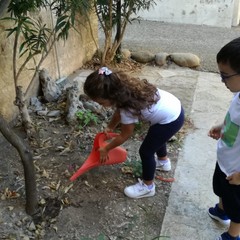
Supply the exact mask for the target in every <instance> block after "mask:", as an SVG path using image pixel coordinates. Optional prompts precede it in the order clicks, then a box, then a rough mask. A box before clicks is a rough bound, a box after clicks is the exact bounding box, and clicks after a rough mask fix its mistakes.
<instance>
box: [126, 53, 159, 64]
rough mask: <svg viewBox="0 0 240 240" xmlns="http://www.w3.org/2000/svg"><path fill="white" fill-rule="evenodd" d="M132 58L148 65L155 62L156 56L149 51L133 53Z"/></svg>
mask: <svg viewBox="0 0 240 240" xmlns="http://www.w3.org/2000/svg"><path fill="white" fill-rule="evenodd" d="M131 58H132V59H133V60H135V61H137V62H140V63H148V62H151V61H153V60H154V58H155V55H154V54H152V53H151V52H149V51H141V52H132V54H131Z"/></svg>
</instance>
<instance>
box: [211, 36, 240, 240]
mask: <svg viewBox="0 0 240 240" xmlns="http://www.w3.org/2000/svg"><path fill="white" fill-rule="evenodd" d="M217 64H218V68H219V71H220V76H221V79H222V82H223V83H224V84H225V86H226V87H227V88H228V89H229V90H230V91H231V92H233V93H234V97H233V99H232V102H231V104H230V107H229V109H228V112H227V114H226V117H225V120H224V123H223V124H222V125H218V126H214V127H212V128H211V129H210V131H209V133H208V135H209V136H210V137H212V138H213V139H217V140H218V143H217V163H216V168H215V172H214V175H213V191H214V193H215V194H216V195H217V196H218V197H219V203H218V204H216V205H215V207H211V208H209V210H208V214H209V216H210V217H211V218H213V219H215V220H217V221H219V222H220V223H222V224H224V225H229V227H228V231H227V232H224V233H223V234H222V235H221V236H219V237H218V238H216V240H231V239H235V240H240V237H239V235H240V131H239V128H240V38H236V39H234V40H232V41H231V42H229V43H228V44H226V45H225V46H224V47H223V48H222V49H221V50H220V51H219V52H218V54H217Z"/></svg>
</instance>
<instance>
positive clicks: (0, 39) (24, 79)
mask: <svg viewBox="0 0 240 240" xmlns="http://www.w3.org/2000/svg"><path fill="white" fill-rule="evenodd" d="M40 15H42V17H43V19H44V21H45V20H46V19H47V20H48V24H49V25H51V24H52V21H54V19H52V17H51V15H50V13H46V12H43V13H40ZM1 17H3V16H1ZM90 18H91V22H90V23H89V22H83V21H80V22H81V24H79V25H78V26H76V28H77V30H78V32H76V31H75V30H72V31H70V34H69V37H68V39H67V41H66V42H63V41H59V42H57V43H56V45H54V47H53V49H52V51H51V52H50V54H49V55H48V57H47V58H46V59H45V60H44V62H43V64H42V67H41V68H46V69H47V70H48V72H49V75H50V76H51V77H52V79H54V80H57V79H59V78H62V77H66V76H68V75H70V74H71V73H73V72H74V71H75V70H77V69H79V68H80V67H82V66H83V64H84V63H85V62H87V61H88V60H90V59H91V58H92V56H93V55H94V53H95V52H96V50H97V48H98V46H97V43H98V23H97V17H96V16H95V15H91V16H90ZM9 26H10V23H9V22H6V21H0V103H1V104H0V114H1V115H2V116H3V117H4V118H5V119H7V120H8V121H11V120H13V119H14V118H15V117H16V115H17V114H18V109H17V107H16V106H15V105H14V104H13V102H14V100H15V87H14V81H13V44H14V38H13V36H10V37H9V38H7V33H6V31H5V29H6V28H8V27H9ZM24 60H25V58H24V57H22V58H20V59H18V62H17V64H18V66H20V65H21V63H22V62H23V61H24ZM36 61H38V58H36ZM34 67H35V64H34V62H33V61H32V62H30V63H29V64H27V66H26V68H25V69H24V71H23V72H22V74H21V75H20V79H19V82H18V85H20V86H22V87H23V91H24V92H26V89H27V88H28V87H29V85H30V86H31V87H30V88H29V91H28V92H27V93H26V96H27V97H30V96H35V95H36V93H37V90H38V87H39V81H38V78H37V77H36V78H35V79H34V81H32V83H31V84H30V82H31V79H32V77H33V73H34V71H33V70H32V69H33V68H34Z"/></svg>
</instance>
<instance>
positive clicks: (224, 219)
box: [208, 204, 230, 225]
mask: <svg viewBox="0 0 240 240" xmlns="http://www.w3.org/2000/svg"><path fill="white" fill-rule="evenodd" d="M208 215H209V216H210V217H211V218H213V219H215V220H217V221H218V222H220V223H221V224H223V225H229V224H230V219H229V218H228V216H227V215H226V213H225V212H224V211H223V210H222V209H220V208H219V207H218V204H216V205H215V207H211V208H209V209H208Z"/></svg>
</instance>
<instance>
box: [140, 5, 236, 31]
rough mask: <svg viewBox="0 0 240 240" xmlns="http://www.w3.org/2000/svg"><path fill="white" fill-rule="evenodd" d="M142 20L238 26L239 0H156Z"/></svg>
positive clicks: (142, 12)
mask: <svg viewBox="0 0 240 240" xmlns="http://www.w3.org/2000/svg"><path fill="white" fill-rule="evenodd" d="M155 2H156V5H154V6H153V7H151V8H150V9H149V11H148V10H144V11H141V12H140V13H139V14H140V16H141V17H142V18H143V19H144V20H150V21H160V22H168V23H182V24H196V25H208V26H215V27H226V28H230V27H231V26H238V25H239V18H240V1H239V0H181V1H179V0H156V1H155Z"/></svg>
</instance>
